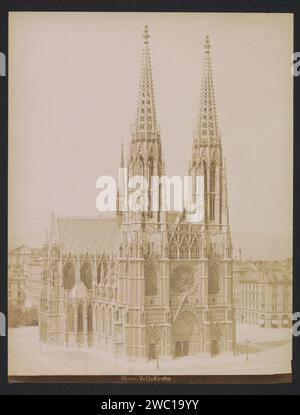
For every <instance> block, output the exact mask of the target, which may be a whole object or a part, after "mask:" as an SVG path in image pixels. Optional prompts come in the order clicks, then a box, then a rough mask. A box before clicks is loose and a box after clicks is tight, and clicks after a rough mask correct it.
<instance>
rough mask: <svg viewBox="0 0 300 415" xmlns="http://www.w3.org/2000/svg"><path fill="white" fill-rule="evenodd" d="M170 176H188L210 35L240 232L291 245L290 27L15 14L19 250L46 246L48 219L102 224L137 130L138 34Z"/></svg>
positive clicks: (13, 205)
mask: <svg viewBox="0 0 300 415" xmlns="http://www.w3.org/2000/svg"><path fill="white" fill-rule="evenodd" d="M145 24H147V25H148V26H149V31H150V35H151V38H150V50H151V56H152V68H153V77H154V87H155V93H156V107H157V117H158V121H159V123H160V127H161V138H162V145H163V150H164V153H165V158H166V166H167V174H168V175H173V174H182V175H183V174H187V168H188V160H189V158H190V156H191V149H192V136H193V129H194V127H195V125H196V118H197V113H198V104H199V97H200V83H201V75H202V66H203V55H204V54H203V42H204V38H205V36H206V35H207V34H209V35H210V38H211V43H212V48H211V55H212V64H213V73H214V84H215V94H216V102H217V111H218V120H219V127H220V129H221V132H222V140H223V149H224V155H225V158H226V164H227V175H228V187H229V203H230V222H231V226H232V229H233V231H234V232H236V231H247V232H254V233H262V234H266V235H272V236H278V237H288V236H289V235H290V232H291V226H292V221H291V220H292V219H291V217H292V215H291V203H292V76H291V63H292V61H291V55H292V46H293V45H292V36H293V28H292V15H288V14H244V15H241V14H194V13H185V14H167V13H164V14H157V13H132V14H130V13H114V14H112V13H12V14H10V22H9V30H10V32H9V93H10V94H9V180H10V182H9V223H10V234H11V236H12V237H13V238H14V239H11V242H15V243H23V242H26V243H27V244H31V245H34V246H38V245H39V244H41V243H42V241H43V239H44V229H45V227H46V226H48V225H49V221H50V215H51V211H54V212H55V213H56V214H58V215H59V214H63V215H80V216H85V215H88V216H93V215H97V214H98V212H97V210H96V205H95V200H96V195H97V189H96V187H95V183H96V179H97V177H98V176H100V175H115V174H116V173H117V169H118V167H119V159H120V146H121V142H122V140H123V142H124V145H125V152H126V154H128V144H129V141H130V124H131V123H132V122H133V121H134V113H135V109H136V99H137V86H138V78H139V69H140V62H141V52H142V46H143V45H142V33H143V27H144V25H145Z"/></svg>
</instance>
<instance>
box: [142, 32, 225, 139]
mask: <svg viewBox="0 0 300 415" xmlns="http://www.w3.org/2000/svg"><path fill="white" fill-rule="evenodd" d="M149 38H150V35H149V30H148V26H145V27H144V33H143V45H144V46H143V53H142V66H141V72H140V80H139V90H138V102H137V111H136V120H135V132H136V133H141V134H142V135H144V134H145V138H147V137H148V138H152V137H151V136H152V134H151V133H156V132H157V129H158V125H157V119H156V107H155V95H154V86H153V77H152V67H151V57H150V50H149ZM210 48H211V44H210V40H209V36H206V38H205V42H204V49H205V53H204V71H203V77H202V87H201V97H200V112H199V117H198V121H197V136H198V138H200V139H201V138H202V139H210V138H212V139H217V138H218V123H217V112H216V104H215V95H214V84H213V74H212V65H211V59H210ZM147 133H148V134H147ZM149 133H150V134H149Z"/></svg>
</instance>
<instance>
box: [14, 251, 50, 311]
mask: <svg viewBox="0 0 300 415" xmlns="http://www.w3.org/2000/svg"><path fill="white" fill-rule="evenodd" d="M42 271H43V250H42V249H40V248H29V247H28V246H26V245H21V246H19V247H18V248H15V249H12V250H10V251H9V254H8V303H9V304H11V305H15V306H19V307H21V308H29V307H33V306H39V302H40V293H41V278H42Z"/></svg>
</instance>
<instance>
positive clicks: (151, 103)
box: [135, 26, 157, 139]
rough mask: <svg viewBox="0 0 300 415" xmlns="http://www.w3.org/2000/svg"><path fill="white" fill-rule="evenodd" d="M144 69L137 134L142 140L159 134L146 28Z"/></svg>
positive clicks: (136, 124)
mask: <svg viewBox="0 0 300 415" xmlns="http://www.w3.org/2000/svg"><path fill="white" fill-rule="evenodd" d="M143 38H144V41H143V44H144V48H143V54H142V67H141V72H140V81H139V92H138V102H137V111H136V121H135V132H136V133H137V134H139V136H140V138H145V139H152V138H153V137H152V135H153V134H155V133H156V132H157V122H156V109H155V96H154V87H153V79H152V68H151V58H150V50H149V38H150V35H149V30H148V26H145V28H144V33H143Z"/></svg>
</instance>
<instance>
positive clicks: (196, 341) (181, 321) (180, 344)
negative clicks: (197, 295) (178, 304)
mask: <svg viewBox="0 0 300 415" xmlns="http://www.w3.org/2000/svg"><path fill="white" fill-rule="evenodd" d="M172 349H173V355H174V356H175V357H180V356H188V355H196V354H198V353H200V329H199V323H198V321H197V319H196V317H195V316H194V314H193V313H192V312H190V311H183V312H182V313H181V314H180V315H179V316H178V317H177V318H176V320H175V323H174V324H173V327H172Z"/></svg>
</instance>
